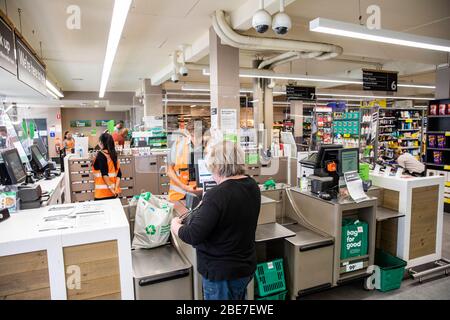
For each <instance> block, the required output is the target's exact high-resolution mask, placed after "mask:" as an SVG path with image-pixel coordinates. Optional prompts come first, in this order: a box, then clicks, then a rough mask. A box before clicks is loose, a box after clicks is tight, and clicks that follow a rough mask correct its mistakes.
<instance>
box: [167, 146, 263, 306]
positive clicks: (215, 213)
mask: <svg viewBox="0 0 450 320" xmlns="http://www.w3.org/2000/svg"><path fill="white" fill-rule="evenodd" d="M206 162H207V166H208V170H209V171H210V172H211V173H212V174H213V178H214V180H215V181H216V182H217V183H218V185H217V186H216V187H215V188H213V189H211V190H209V191H208V192H207V193H206V194H205V196H204V198H203V201H202V204H201V206H200V209H199V211H198V212H196V213H195V214H194V215H193V216H192V217H191V219H190V221H189V224H188V225H183V224H182V221H181V220H180V219H179V218H175V219H174V220H173V221H172V232H174V234H177V235H178V236H179V238H180V239H181V240H183V241H184V242H186V243H188V244H191V245H192V246H194V247H195V248H196V249H197V269H198V272H199V273H200V274H201V275H202V276H203V295H204V298H205V300H244V299H245V298H246V289H247V286H248V284H249V282H250V281H251V279H252V278H253V275H254V273H255V270H256V251H255V232H256V225H257V221H258V216H259V211H260V207H261V192H260V189H259V187H258V185H257V183H256V182H255V180H253V179H252V178H249V177H247V176H244V175H243V174H244V167H243V163H244V153H243V151H242V149H241V148H240V147H239V145H238V144H236V143H233V142H229V141H226V142H221V143H219V144H216V145H214V146H212V147H210V148H209V150H208V156H207V160H206Z"/></svg>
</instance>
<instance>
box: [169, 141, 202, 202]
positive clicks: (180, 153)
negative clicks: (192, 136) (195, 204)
mask: <svg viewBox="0 0 450 320" xmlns="http://www.w3.org/2000/svg"><path fill="white" fill-rule="evenodd" d="M185 139H186V140H185ZM181 141H182V142H183V144H182V145H181ZM172 156H173V155H172ZM189 161H190V152H189V143H187V138H182V139H180V138H177V141H176V143H175V166H174V170H175V173H176V175H177V176H178V179H180V181H181V182H182V183H183V184H185V185H194V186H195V185H196V182H195V181H191V182H190V181H189ZM185 197H186V191H184V190H183V189H181V188H180V187H178V186H177V185H176V184H175V182H174V181H173V180H170V189H169V200H170V201H179V200H182V199H184V198H185Z"/></svg>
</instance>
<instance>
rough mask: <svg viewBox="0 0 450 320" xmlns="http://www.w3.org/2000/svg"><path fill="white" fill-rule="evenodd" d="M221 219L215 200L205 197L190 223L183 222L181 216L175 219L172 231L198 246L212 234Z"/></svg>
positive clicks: (188, 242)
mask: <svg viewBox="0 0 450 320" xmlns="http://www.w3.org/2000/svg"><path fill="white" fill-rule="evenodd" d="M219 219H220V211H219V208H218V207H217V205H216V204H215V203H214V201H211V200H208V199H205V200H204V201H203V203H202V206H201V207H200V209H199V211H198V212H197V213H196V214H195V215H194V216H193V217H192V220H191V223H190V224H189V225H183V224H181V219H179V218H175V219H173V220H172V232H173V233H174V234H176V235H178V237H179V238H180V239H181V240H183V241H184V242H186V243H187V244H190V245H192V246H196V245H198V244H200V243H202V242H203V241H205V239H207V238H208V237H209V236H210V235H211V233H212V232H213V230H214V229H215V228H216V226H217V223H218V222H219Z"/></svg>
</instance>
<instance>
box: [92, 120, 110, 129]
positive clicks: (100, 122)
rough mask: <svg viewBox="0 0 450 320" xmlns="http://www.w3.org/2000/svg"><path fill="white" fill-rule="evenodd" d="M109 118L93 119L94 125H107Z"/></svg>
mask: <svg viewBox="0 0 450 320" xmlns="http://www.w3.org/2000/svg"><path fill="white" fill-rule="evenodd" d="M109 121H111V120H95V126H96V127H105V128H106V127H107V126H108V122H109Z"/></svg>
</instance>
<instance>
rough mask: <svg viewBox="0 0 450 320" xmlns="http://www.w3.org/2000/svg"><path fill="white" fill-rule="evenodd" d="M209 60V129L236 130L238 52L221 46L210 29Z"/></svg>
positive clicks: (238, 94)
mask: <svg viewBox="0 0 450 320" xmlns="http://www.w3.org/2000/svg"><path fill="white" fill-rule="evenodd" d="M209 60H210V61H209V66H210V67H209V68H210V73H211V75H210V85H211V128H212V129H221V130H224V129H228V130H229V131H231V130H237V129H239V128H240V100H239V99H240V82H239V49H237V48H233V47H230V46H227V45H223V44H222V43H221V40H220V38H219V37H218V36H217V34H216V33H215V31H214V29H213V28H211V29H210V31H209ZM230 121H232V122H233V123H230ZM223 126H226V128H223Z"/></svg>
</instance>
